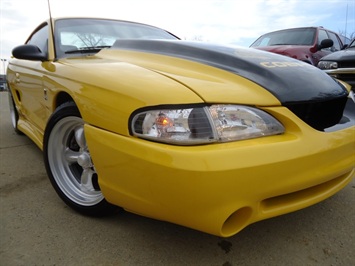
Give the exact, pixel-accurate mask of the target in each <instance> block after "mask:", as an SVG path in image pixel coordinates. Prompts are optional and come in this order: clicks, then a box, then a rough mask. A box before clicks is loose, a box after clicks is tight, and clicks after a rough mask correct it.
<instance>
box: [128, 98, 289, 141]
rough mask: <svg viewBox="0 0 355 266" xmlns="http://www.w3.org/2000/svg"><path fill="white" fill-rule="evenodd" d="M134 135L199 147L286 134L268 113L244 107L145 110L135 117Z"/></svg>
mask: <svg viewBox="0 0 355 266" xmlns="http://www.w3.org/2000/svg"><path fill="white" fill-rule="evenodd" d="M131 130H132V133H133V135H135V136H137V137H140V138H145V139H149V140H153V141H159V142H165V143H171V144H177V145H195V144H205V143H211V142H228V141H236V140H242V139H250V138H257V137H262V136H269V135H276V134H282V133H283V132H284V127H283V126H282V124H281V123H280V122H278V121H277V120H276V119H275V118H273V117H272V116H271V115H269V114H268V113H266V112H264V111H262V110H259V109H257V108H253V107H248V106H240V105H212V106H209V107H207V106H204V107H201V106H198V107H191V108H181V109H179V108H175V109H160V110H148V111H142V112H140V113H138V114H136V115H134V117H133V118H132V124H131Z"/></svg>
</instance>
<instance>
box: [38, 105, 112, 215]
mask: <svg viewBox="0 0 355 266" xmlns="http://www.w3.org/2000/svg"><path fill="white" fill-rule="evenodd" d="M43 152H44V162H45V166H46V169H47V173H48V176H49V179H50V181H51V183H52V185H53V187H54V188H55V190H56V192H57V193H58V195H59V196H60V197H61V198H62V199H63V201H64V202H65V203H66V204H67V205H69V206H70V207H72V208H73V209H75V210H76V211H79V212H81V213H83V214H86V215H92V216H102V215H107V214H110V213H112V212H113V211H114V210H116V209H117V207H116V206H113V205H111V204H110V203H108V202H107V201H106V200H105V198H104V196H103V194H102V192H101V190H100V186H99V182H98V175H97V172H96V169H95V166H94V164H93V162H92V159H91V156H90V152H89V148H88V145H87V143H86V139H85V134H84V121H83V120H82V118H81V116H80V113H79V110H78V109H77V107H76V106H75V105H74V103H72V102H69V103H65V104H63V105H62V106H60V107H58V109H57V110H56V111H55V112H54V113H53V115H52V116H51V118H50V119H49V122H48V124H47V127H46V130H45V133H44V144H43Z"/></svg>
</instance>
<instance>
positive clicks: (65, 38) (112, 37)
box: [55, 18, 178, 55]
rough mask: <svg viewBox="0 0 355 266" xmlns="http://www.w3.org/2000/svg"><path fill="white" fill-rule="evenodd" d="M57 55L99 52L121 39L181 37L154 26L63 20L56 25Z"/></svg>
mask: <svg viewBox="0 0 355 266" xmlns="http://www.w3.org/2000/svg"><path fill="white" fill-rule="evenodd" d="M55 33H56V51H57V55H64V54H73V53H76V52H78V53H83V52H90V51H92V52H97V51H99V50H100V49H102V48H105V47H111V46H112V44H113V43H114V42H115V41H116V40H119V39H178V38H177V37H176V36H174V35H172V34H170V33H169V32H167V31H164V30H161V29H159V28H155V27H152V26H148V25H144V24H139V23H132V22H126V21H115V20H105V19H85V18H78V19H60V20H57V21H56V24H55Z"/></svg>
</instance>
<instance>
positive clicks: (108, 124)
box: [7, 18, 355, 237]
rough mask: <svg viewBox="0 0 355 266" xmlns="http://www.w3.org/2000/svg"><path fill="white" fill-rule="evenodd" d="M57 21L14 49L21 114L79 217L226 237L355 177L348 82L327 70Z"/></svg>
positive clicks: (15, 103)
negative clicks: (135, 219)
mask: <svg viewBox="0 0 355 266" xmlns="http://www.w3.org/2000/svg"><path fill="white" fill-rule="evenodd" d="M52 22H53V24H52V23H50V22H49V21H47V22H44V23H43V24H41V25H40V26H39V27H38V28H37V29H35V31H34V32H33V33H32V34H31V35H30V37H29V38H28V40H27V41H26V43H25V44H24V45H21V46H18V47H16V48H14V49H13V58H12V59H11V61H10V63H9V66H8V71H7V79H8V84H9V88H10V93H9V96H10V98H9V100H10V106H11V117H12V122H13V126H14V128H15V130H16V131H17V132H19V133H20V132H22V133H24V134H26V135H27V136H28V137H30V138H31V139H32V140H33V141H34V142H35V143H36V144H37V145H38V146H39V148H41V149H42V150H43V154H44V162H45V166H46V169H47V172H48V176H49V179H50V181H51V183H52V185H53V187H54V189H55V190H56V192H57V193H58V195H59V196H60V197H61V198H62V199H63V201H64V202H65V203H66V204H68V205H69V206H70V207H72V208H73V209H75V210H76V211H79V212H80V213H83V214H86V215H94V216H100V215H107V214H110V213H112V212H115V211H116V210H118V209H119V207H121V208H123V209H125V210H127V211H130V212H134V213H138V214H141V215H144V216H148V217H152V218H155V219H160V220H165V221H169V222H172V223H176V224H180V225H183V226H186V227H190V228H194V229H197V230H201V231H203V232H207V233H210V234H214V235H218V236H223V237H229V236H232V235H234V234H236V233H237V232H239V231H240V230H242V229H243V228H244V227H246V226H247V225H249V224H251V223H253V222H256V221H259V220H262V219H267V218H270V217H274V216H277V215H281V214H285V213H288V212H292V211H295V210H299V209H301V208H304V207H307V206H310V205H312V204H315V203H317V202H320V201H322V200H324V199H326V198H328V197H330V196H332V195H333V194H335V193H336V192H338V191H340V190H341V189H342V188H344V187H345V186H346V185H347V184H348V183H349V182H350V181H351V179H352V178H353V177H354V165H355V154H354V148H355V137H354V136H355V126H354V121H355V111H354V110H355V106H354V105H355V104H354V102H353V101H352V100H351V99H350V98H349V97H348V95H349V90H350V87H349V86H348V85H347V84H346V83H341V82H340V81H337V80H335V79H333V78H331V77H330V76H328V75H327V74H326V73H324V72H322V71H321V70H319V69H317V68H316V67H313V66H310V65H308V64H305V63H302V62H300V61H297V60H294V59H291V58H289V57H284V56H280V55H276V54H272V53H267V52H263V51H258V50H254V49H249V48H236V47H230V46H220V45H213V44H210V43H198V42H186V41H181V40H179V39H178V38H177V37H176V36H174V35H173V34H171V33H169V32H166V31H164V30H162V29H159V28H156V27H152V26H149V25H144V24H139V23H133V22H127V21H117V20H108V19H96V18H65V19H64V18H58V19H53V20H52ZM118 206H119V207H118Z"/></svg>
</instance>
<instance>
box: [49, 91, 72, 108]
mask: <svg viewBox="0 0 355 266" xmlns="http://www.w3.org/2000/svg"><path fill="white" fill-rule="evenodd" d="M67 102H74V103H75V101H74V99H73V97H72V96H71V95H70V94H68V93H67V92H64V91H61V92H59V93H58V94H57V95H56V98H55V101H54V109H57V108H58V107H59V106H61V105H62V104H63V103H67Z"/></svg>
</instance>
